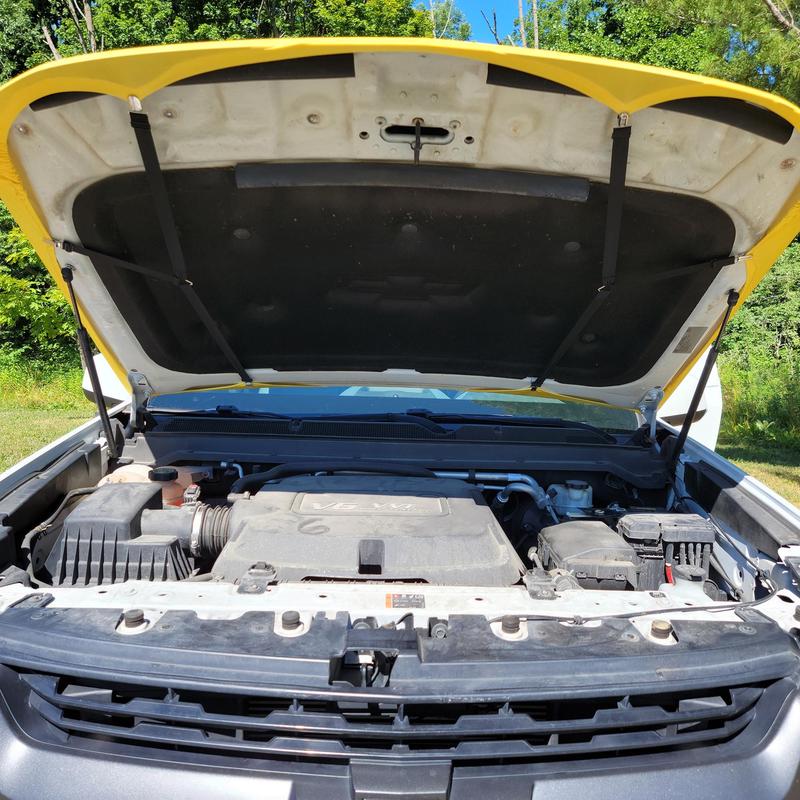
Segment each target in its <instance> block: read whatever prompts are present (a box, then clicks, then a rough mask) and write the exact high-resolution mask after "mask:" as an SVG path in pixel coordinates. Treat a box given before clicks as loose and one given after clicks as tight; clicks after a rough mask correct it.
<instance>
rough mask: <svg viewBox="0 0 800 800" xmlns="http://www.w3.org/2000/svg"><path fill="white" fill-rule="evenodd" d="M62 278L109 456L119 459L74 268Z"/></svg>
mask: <svg viewBox="0 0 800 800" xmlns="http://www.w3.org/2000/svg"><path fill="white" fill-rule="evenodd" d="M61 277H62V278H63V279H64V283H66V284H67V292H69V303H70V305H71V306H72V313H73V315H74V316H75V327H76V328H77V332H78V347H79V348H80V351H81V357H82V358H83V366H84V367H85V368H86V372H87V373H89V381H90V382H91V384H92V391H93V392H94V402H95V403H96V404H97V413H98V414H99V415H100V423H101V424H102V426H103V432H104V433H105V435H106V442H107V443H108V455H109V457H110V458H117V457H118V456H119V453H118V452H117V441H116V439H115V438H114V431H113V430H112V428H111V420H110V419H109V417H108V411H107V410H106V403H105V400H104V399H103V389H102V387H101V386H100V378H99V376H98V375H97V367H96V366H95V363H94V357H93V356H92V346H91V344H90V342H89V334H88V333H87V331H86V328H84V327H83V320H82V319H81V312H80V310H79V309H78V301H77V300H76V299H75V290H74V289H73V288H72V267H62V268H61Z"/></svg>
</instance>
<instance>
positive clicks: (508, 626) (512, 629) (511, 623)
mask: <svg viewBox="0 0 800 800" xmlns="http://www.w3.org/2000/svg"><path fill="white" fill-rule="evenodd" d="M500 626H501V629H502V631H503V633H519V626H520V622H519V617H517V616H515V615H514V614H506V616H504V617H503V621H502V622H501V623H500Z"/></svg>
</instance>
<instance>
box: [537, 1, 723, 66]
mask: <svg viewBox="0 0 800 800" xmlns="http://www.w3.org/2000/svg"><path fill="white" fill-rule="evenodd" d="M537 11H538V28H539V42H540V46H541V47H543V48H546V49H549V50H560V51H562V52H566V53H585V54H587V55H594V56H601V57H604V58H617V59H621V60H624V61H635V62H637V63H642V64H652V65H654V66H659V67H670V68H672V69H680V70H683V71H685V72H703V71H705V70H706V69H707V67H708V61H709V47H710V45H711V41H712V36H711V34H710V32H709V31H708V30H707V28H706V27H705V26H703V25H700V24H696V23H694V22H687V21H684V20H682V19H680V18H678V17H676V16H675V15H671V14H669V13H667V12H666V11H664V10H662V9H659V8H650V7H647V6H644V5H642V4H640V3H638V2H635V0H618V1H617V2H614V3H608V2H607V0H545V1H544V2H541V0H540V2H539V3H538V7H537ZM534 24H535V23H534V15H533V8H532V7H529V9H528V12H527V15H526V18H525V31H526V41H527V42H528V43H531V42H533V41H534V38H535V36H534V33H535V31H534Z"/></svg>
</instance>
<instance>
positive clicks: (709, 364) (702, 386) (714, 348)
mask: <svg viewBox="0 0 800 800" xmlns="http://www.w3.org/2000/svg"><path fill="white" fill-rule="evenodd" d="M738 302H739V292H736V291H734V290H733V289H731V290H730V291H729V292H728V304H727V306H726V307H725V314H724V315H723V317H722V322H721V324H720V326H719V332H718V333H717V338H716V339H714V344H712V345H711V347H710V349H709V351H708V355H707V356H706V363H705V364H704V365H703V371H702V373H700V379H699V380H698V381H697V386H696V387H695V389H694V394H693V395H692V402H691V403H689V409H688V410H687V412H686V417H685V418H684V421H683V425H681V432H680V433H679V434H678V441H677V442H676V443H675V449H674V450H673V451H672V457H671V459H670V463H671V465H672V468H673V469H674V468H675V466H676V465H677V463H678V459H679V458H680V456H681V452H682V451H683V447H684V445H685V444H686V437H687V436H688V435H689V428H691V427H692V422H694V416H695V414H696V413H697V408H698V406H699V405H700V399H701V398H702V396H703V392H704V391H705V390H706V385H707V384H708V379H709V378H710V377H711V370H712V369H714V364H716V363H717V356H718V355H719V345H720V342H722V337H723V336H724V335H725V328H726V327H727V325H728V320H729V319H730V318H731V314H732V313H733V309H734V307H735V306H736V304H737V303H738Z"/></svg>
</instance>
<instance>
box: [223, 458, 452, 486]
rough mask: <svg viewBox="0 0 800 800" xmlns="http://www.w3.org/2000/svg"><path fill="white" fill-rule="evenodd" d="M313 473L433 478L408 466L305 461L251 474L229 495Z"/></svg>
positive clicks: (420, 470) (421, 470) (429, 472)
mask: <svg viewBox="0 0 800 800" xmlns="http://www.w3.org/2000/svg"><path fill="white" fill-rule="evenodd" d="M315 472H374V473H378V474H384V475H400V476H403V477H407V478H435V477H436V475H435V474H434V473H433V472H431V470H429V469H424V468H422V467H414V466H410V465H409V464H388V463H381V462H374V461H373V462H368V461H367V462H362V461H338V462H334V463H330V462H326V461H305V462H302V463H298V464H280V465H278V466H277V467H273V468H272V469H268V470H267V471H266V472H253V473H252V474H250V475H245V476H244V477H243V478H239V479H238V480H236V481H234V483H233V486H231V494H239V493H240V492H248V491H250V492H252V491H254V490H256V489H260V488H261V487H262V486H263V485H264V484H265V483H266V482H267V481H274V480H277V479H278V478H286V477H289V476H290V475H313V474H314V473H315Z"/></svg>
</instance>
